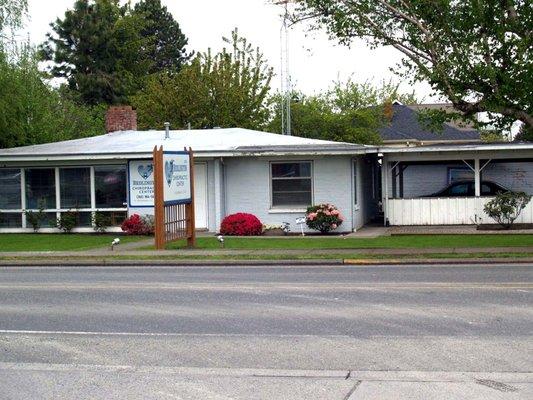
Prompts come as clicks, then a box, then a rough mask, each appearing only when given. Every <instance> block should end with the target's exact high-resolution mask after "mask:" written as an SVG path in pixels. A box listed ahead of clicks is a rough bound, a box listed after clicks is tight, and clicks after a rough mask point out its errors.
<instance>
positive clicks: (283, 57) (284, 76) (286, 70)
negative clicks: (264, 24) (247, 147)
mask: <svg viewBox="0 0 533 400" xmlns="http://www.w3.org/2000/svg"><path fill="white" fill-rule="evenodd" d="M292 1H293V0H280V1H276V4H278V5H281V6H283V8H284V12H283V21H282V24H281V29H280V66H281V71H280V78H281V104H280V107H281V133H282V134H283V135H289V136H290V135H291V96H292V87H291V72H290V64H289V53H290V50H289V3H291V2H292Z"/></svg>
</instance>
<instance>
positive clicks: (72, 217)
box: [57, 211, 78, 233]
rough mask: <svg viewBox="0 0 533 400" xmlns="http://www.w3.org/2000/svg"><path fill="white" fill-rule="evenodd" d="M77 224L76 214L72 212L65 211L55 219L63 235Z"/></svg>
mask: <svg viewBox="0 0 533 400" xmlns="http://www.w3.org/2000/svg"><path fill="white" fill-rule="evenodd" d="M77 223H78V213H77V212H74V211H67V212H64V213H61V216H60V217H59V218H58V219H57V227H58V228H59V229H61V230H62V231H63V232H65V233H70V232H71V231H72V229H74V227H75V226H76V225H77Z"/></svg>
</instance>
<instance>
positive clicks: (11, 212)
mask: <svg viewBox="0 0 533 400" xmlns="http://www.w3.org/2000/svg"><path fill="white" fill-rule="evenodd" d="M21 179H22V177H21V173H20V169H8V168H0V188H2V190H1V191H0V193H1V194H0V228H20V227H22V213H21V212H20V211H19V212H17V210H21V209H22V198H21V188H20V185H21Z"/></svg>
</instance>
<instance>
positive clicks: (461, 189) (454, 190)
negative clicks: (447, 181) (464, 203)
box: [450, 183, 468, 196]
mask: <svg viewBox="0 0 533 400" xmlns="http://www.w3.org/2000/svg"><path fill="white" fill-rule="evenodd" d="M466 194H468V183H462V184H460V185H454V186H452V187H450V195H451V196H457V195H466Z"/></svg>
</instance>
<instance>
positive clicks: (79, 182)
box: [59, 167, 91, 208]
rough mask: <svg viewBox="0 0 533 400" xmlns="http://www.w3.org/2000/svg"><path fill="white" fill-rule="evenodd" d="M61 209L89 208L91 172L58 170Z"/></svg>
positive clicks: (71, 169) (84, 169) (75, 169)
mask: <svg viewBox="0 0 533 400" xmlns="http://www.w3.org/2000/svg"><path fill="white" fill-rule="evenodd" d="M59 187H60V189H61V190H60V193H61V195H60V204H61V208H91V170H90V169H89V168H86V167H85V168H78V167H76V168H60V169H59Z"/></svg>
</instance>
